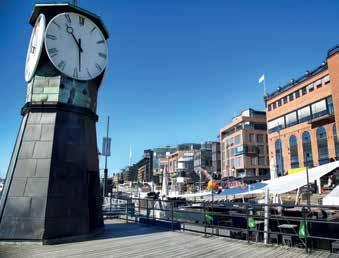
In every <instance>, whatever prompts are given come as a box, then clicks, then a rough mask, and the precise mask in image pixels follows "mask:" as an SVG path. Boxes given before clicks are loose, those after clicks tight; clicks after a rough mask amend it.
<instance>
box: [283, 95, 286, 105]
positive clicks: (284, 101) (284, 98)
mask: <svg viewBox="0 0 339 258" xmlns="http://www.w3.org/2000/svg"><path fill="white" fill-rule="evenodd" d="M282 100H283V103H284V104H286V103H287V96H285V97H283V98H282Z"/></svg>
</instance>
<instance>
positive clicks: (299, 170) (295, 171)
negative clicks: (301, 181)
mask: <svg viewBox="0 0 339 258" xmlns="http://www.w3.org/2000/svg"><path fill="white" fill-rule="evenodd" d="M305 171H306V168H305V167H302V168H291V169H289V170H288V174H289V175H292V174H296V173H300V172H305Z"/></svg>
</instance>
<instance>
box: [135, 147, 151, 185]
mask: <svg viewBox="0 0 339 258" xmlns="http://www.w3.org/2000/svg"><path fill="white" fill-rule="evenodd" d="M135 166H136V170H137V178H138V180H139V181H140V182H151V181H153V179H154V178H153V151H152V150H144V156H143V158H142V159H141V160H139V161H138V162H137V163H136V164H135Z"/></svg>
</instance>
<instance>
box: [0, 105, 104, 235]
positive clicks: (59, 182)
mask: <svg viewBox="0 0 339 258" xmlns="http://www.w3.org/2000/svg"><path fill="white" fill-rule="evenodd" d="M96 121H97V116H96V115H95V114H94V113H93V112H92V111H89V110H88V109H85V108H79V107H71V106H67V105H64V104H49V105H48V107H46V105H44V106H39V105H29V104H28V105H26V106H25V107H24V108H23V120H22V123H21V127H20V131H19V133H18V137H17V141H16V144H15V148H14V151H13V154H12V158H11V163H10V166H9V170H8V173H7V178H6V183H5V187H4V192H3V195H2V198H1V201H0V239H1V240H3V241H10V240H15V241H17V240H30V241H36V240H38V241H43V240H48V239H55V238H64V237H68V236H76V235H86V234H89V233H91V232H93V231H95V230H97V229H98V228H100V227H102V226H103V219H102V213H101V196H100V186H99V162H98V151H97V140H96V127H95V123H96Z"/></svg>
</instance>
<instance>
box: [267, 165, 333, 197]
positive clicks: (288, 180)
mask: <svg viewBox="0 0 339 258" xmlns="http://www.w3.org/2000/svg"><path fill="white" fill-rule="evenodd" d="M337 168H339V161H334V162H331V163H327V164H325V165H321V166H318V167H314V168H310V169H308V174H309V182H310V183H313V182H314V181H315V180H319V179H320V178H321V177H322V176H324V175H326V174H328V173H330V172H332V171H333V170H335V169H337ZM263 183H265V184H267V186H266V187H264V188H262V190H265V189H266V188H268V189H269V191H270V193H272V194H283V193H288V192H290V191H293V190H295V189H298V188H300V187H303V186H304V185H307V178H306V173H305V171H302V172H299V173H296V174H291V175H286V176H282V177H278V178H276V179H273V180H268V181H265V182H263Z"/></svg>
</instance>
